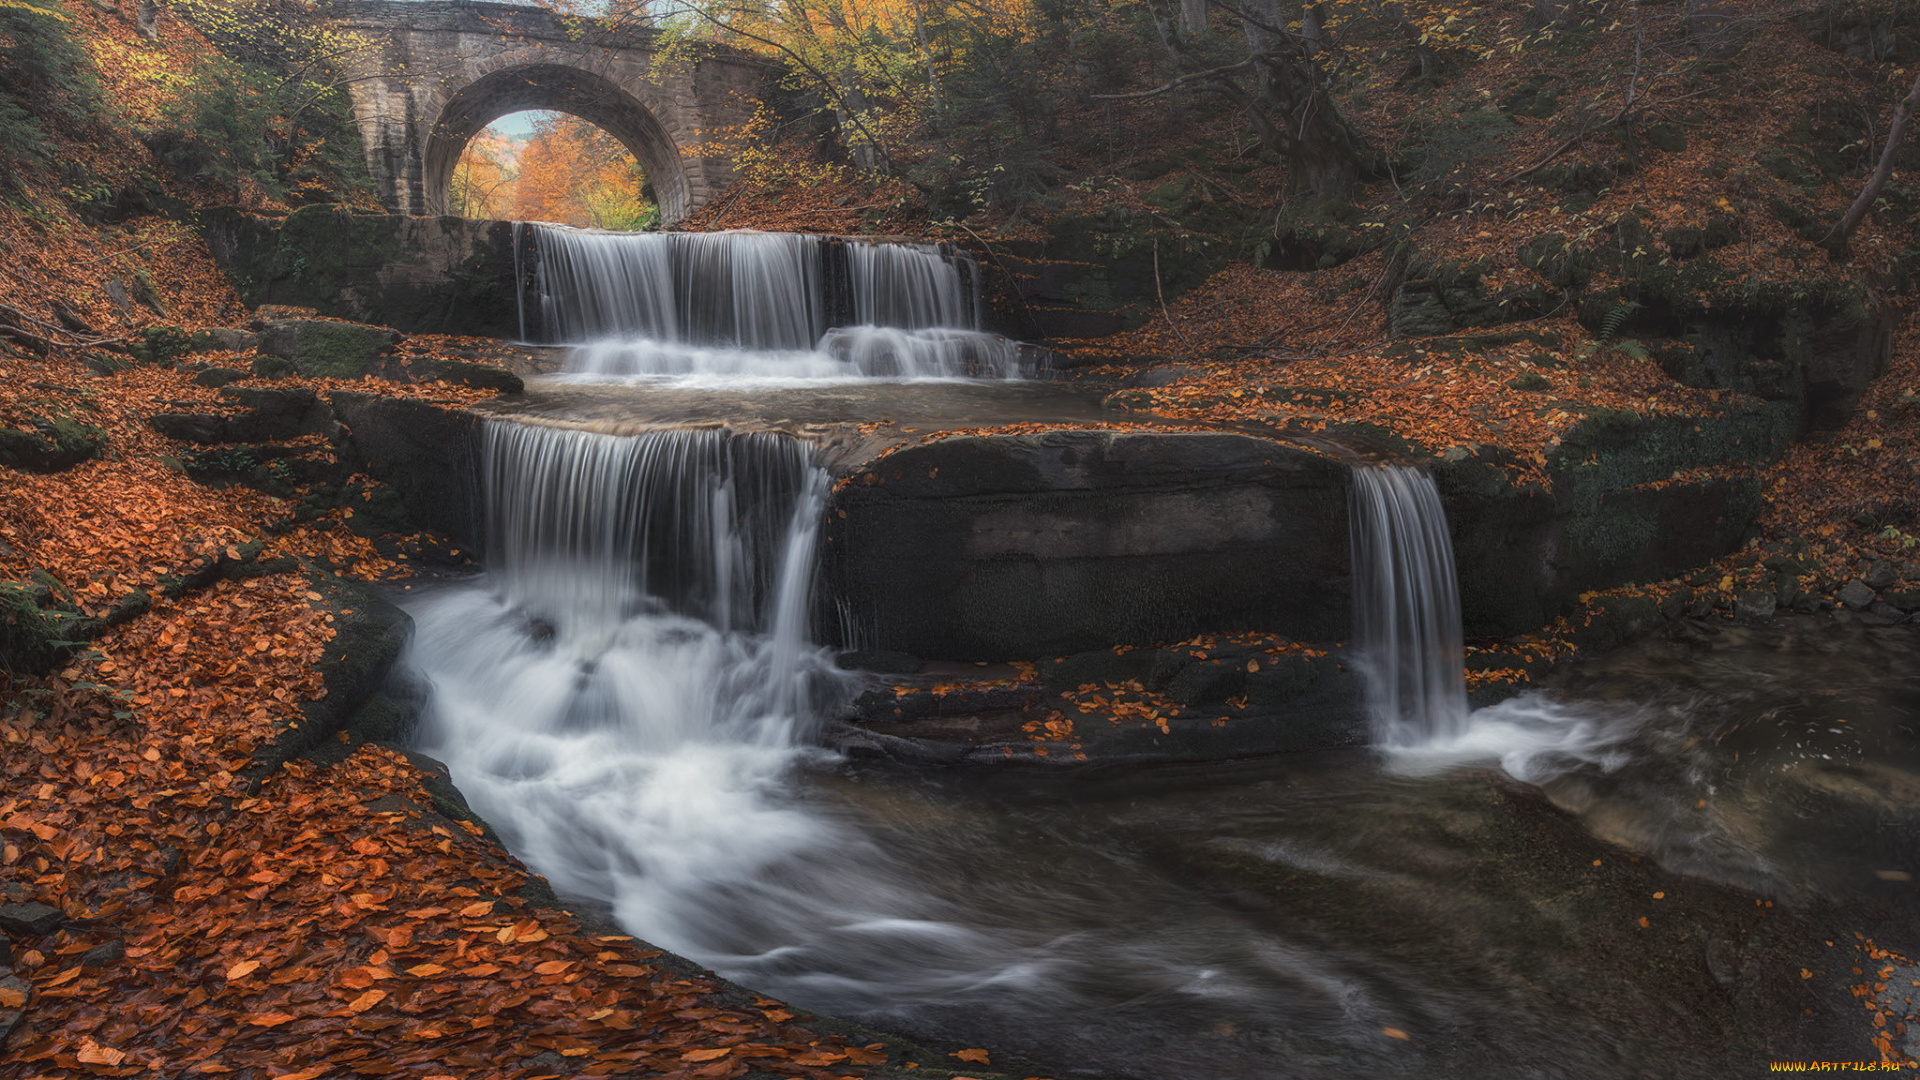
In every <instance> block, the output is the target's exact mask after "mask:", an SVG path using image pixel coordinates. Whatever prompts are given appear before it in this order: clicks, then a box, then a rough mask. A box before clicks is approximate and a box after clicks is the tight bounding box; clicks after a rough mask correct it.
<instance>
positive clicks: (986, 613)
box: [821, 431, 1351, 677]
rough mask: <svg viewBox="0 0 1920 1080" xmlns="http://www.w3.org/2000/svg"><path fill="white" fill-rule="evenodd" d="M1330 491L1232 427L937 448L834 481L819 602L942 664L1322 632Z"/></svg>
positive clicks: (1339, 497) (1339, 513)
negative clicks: (1121, 645) (1223, 635)
mask: <svg viewBox="0 0 1920 1080" xmlns="http://www.w3.org/2000/svg"><path fill="white" fill-rule="evenodd" d="M1346 483H1347V468H1346V466H1345V465H1344V464H1343V463H1341V462H1339V461H1337V460H1335V459H1333V458H1331V457H1329V456H1327V455H1325V454H1322V453H1320V452H1318V451H1315V450H1311V449H1308V448H1305V447H1301V446H1296V445H1293V444H1290V443H1284V442H1278V441H1274V440H1269V439H1262V438H1255V437H1252V436H1247V435H1237V434H1216V433H1187V432H1178V433H1173V432H1115V431H1052V432H1041V433H1031V434H1018V435H984V436H962V437H957V438H950V439H943V440H940V441H938V442H933V443H928V444H924V445H920V446H915V447H909V448H907V449H904V450H900V451H898V452H896V453H894V454H892V455H889V456H887V457H884V458H880V459H877V460H876V461H875V462H872V463H870V464H869V465H867V466H864V467H863V468H862V469H861V470H860V471H858V472H856V473H855V474H854V475H852V476H849V477H846V478H845V479H844V481H843V482H841V483H839V484H837V485H836V489H835V494H834V496H833V501H832V504H831V505H830V506H829V509H828V514H827V532H826V536H825V538H824V544H823V552H822V560H821V562H822V567H823V572H824V577H825V578H826V579H827V585H828V589H827V590H825V592H826V594H827V595H831V596H837V597H840V598H842V599H843V601H844V602H845V603H846V605H847V606H848V608H849V609H850V611H851V617H852V619H853V620H854V621H855V623H856V625H859V626H862V627H870V628H872V631H873V633H874V638H875V640H874V644H875V645H876V646H877V647H882V648H888V649H898V650H901V651H904V652H909V653H912V654H913V655H915V656H924V657H930V658H939V659H952V660H997V659H1020V658H1026V657H1033V656H1047V655H1055V656H1057V655H1061V654H1068V653H1075V652H1080V651H1084V650H1088V649H1097V648H1101V647H1104V646H1107V645H1109V644H1111V643H1113V642H1128V641H1136V642H1147V641H1178V640H1182V639H1185V638H1188V637H1192V636H1193V635H1195V634H1197V633H1200V632H1203V631H1204V632H1216V633H1217V632H1234V631H1240V630H1261V631H1271V632H1275V633H1280V634H1283V635H1285V636H1288V637H1291V638H1294V639H1296V640H1329V639H1338V638H1341V637H1344V636H1346V633H1347V630H1348V623H1349V619H1350V614H1349V610H1348V609H1349V607H1350V605H1351V599H1350V592H1349V590H1350V584H1349V579H1350V571H1349V567H1348V558H1347V520H1346V519H1347V510H1346ZM1145 673H1146V672H1145V671H1144V670H1143V671H1142V672H1141V673H1140V674H1145ZM1136 677H1137V676H1136Z"/></svg>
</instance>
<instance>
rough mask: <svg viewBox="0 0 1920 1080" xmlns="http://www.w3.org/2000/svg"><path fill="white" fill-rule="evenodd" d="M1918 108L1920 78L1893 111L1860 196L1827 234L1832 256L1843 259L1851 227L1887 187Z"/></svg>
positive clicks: (1846, 253) (1828, 248) (1919, 104)
mask: <svg viewBox="0 0 1920 1080" xmlns="http://www.w3.org/2000/svg"><path fill="white" fill-rule="evenodd" d="M1916 108H1920V77H1916V78H1915V79H1914V80H1913V89H1912V90H1909V91H1908V92H1907V96H1906V97H1905V98H1902V99H1901V101H1900V104H1899V105H1898V106H1896V107H1895V108H1894V110H1893V127H1892V128H1890V129H1888V131H1887V146H1886V149H1884V150H1882V151H1880V165H1879V167H1878V168H1876V169H1874V170H1873V175H1872V176H1871V177H1869V178H1868V179H1867V186H1866V187H1864V188H1862V189H1861V191H1860V197H1859V198H1857V199H1855V200H1853V205H1852V206H1851V207H1849V208H1848V209H1847V216H1846V217H1843V218H1841V219H1840V224H1838V225H1835V226H1834V227H1833V231H1832V232H1831V233H1829V234H1828V236H1827V241H1826V247H1827V250H1828V252H1829V253H1830V254H1831V255H1832V256H1833V258H1834V259H1836V260H1840V259H1845V258H1847V257H1848V256H1849V255H1850V254H1851V252H1850V251H1848V249H1847V238H1848V237H1850V236H1852V235H1853V230H1855V229H1857V228H1859V227H1860V222H1861V221H1862V220H1863V219H1865V218H1866V216H1867V211H1869V210H1871V209H1873V203H1874V200H1876V199H1878V198H1879V197H1880V189H1881V188H1884V187H1886V186H1887V180H1888V178H1889V177H1891V176H1892V175H1893V163H1894V161H1895V160H1896V159H1897V158H1899V156H1900V143H1901V142H1902V141H1903V140H1904V139H1905V138H1906V135H1907V121H1908V120H1911V119H1913V111H1914V110H1915V109H1916Z"/></svg>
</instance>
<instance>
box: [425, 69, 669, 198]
mask: <svg viewBox="0 0 1920 1080" xmlns="http://www.w3.org/2000/svg"><path fill="white" fill-rule="evenodd" d="M528 110H546V111H551V112H560V113H566V114H568V115H570V116H576V117H579V118H580V119H582V120H585V121H587V122H588V123H590V124H593V125H594V126H596V127H598V128H600V129H601V130H603V131H605V132H606V133H607V134H609V135H612V136H613V137H614V138H615V139H618V140H619V141H620V144H621V145H622V146H625V147H626V148H627V151H628V152H629V153H631V154H632V155H633V156H634V160H636V161H638V162H639V163H640V168H641V170H642V171H643V172H645V174H646V176H647V179H648V181H649V182H650V183H651V184H652V185H653V197H654V201H655V202H656V203H657V204H658V205H659V207H660V220H661V221H662V222H663V223H664V222H672V221H677V220H679V219H680V218H683V217H685V216H686V215H687V214H688V213H689V212H690V211H691V210H692V206H691V205H689V190H688V183H687V170H686V166H685V164H684V162H683V161H682V160H681V157H680V148H679V147H678V146H676V145H675V144H674V141H673V137H672V136H671V135H669V134H668V133H667V130H666V128H664V127H662V126H661V124H660V121H659V120H657V119H655V117H654V115H653V113H651V112H650V111H648V109H647V107H646V105H645V104H644V103H642V102H641V101H640V100H639V99H638V98H635V97H634V96H633V95H632V94H629V93H627V92H626V91H625V90H622V89H621V88H620V87H619V86H617V85H615V84H614V83H613V82H612V81H610V80H608V79H606V78H605V77H603V76H600V75H596V74H594V73H593V72H590V71H585V70H582V69H580V68H574V67H567V66H564V65H560V64H529V65H525V66H521V67H513V68H507V69H505V70H502V71H496V72H492V73H490V74H488V75H485V76H482V77H481V78H478V79H475V80H474V81H473V82H471V83H468V84H467V85H466V86H464V87H461V88H460V89H459V90H458V91H456V92H455V93H454V95H453V96H452V98H450V99H449V100H448V101H447V104H446V105H445V107H444V108H442V109H441V112H440V118H439V120H438V122H436V123H435V124H434V126H433V131H432V133H431V134H430V135H429V136H428V139H427V146H426V155H425V156H426V160H425V162H424V163H423V164H424V166H425V174H426V175H425V176H424V177H423V179H424V180H425V186H426V192H425V195H426V200H427V209H428V212H429V213H433V214H444V213H446V212H447V192H448V189H449V188H450V187H451V186H452V183H453V173H454V169H455V167H456V166H457V165H458V164H459V161H460V155H461V154H462V153H463V152H464V151H465V150H466V148H467V144H468V143H469V142H471V141H473V138H474V136H476V135H478V134H479V133H480V132H481V131H482V130H484V129H485V128H486V127H487V125H489V124H491V123H493V122H494V121H495V120H498V119H500V118H501V117H503V116H506V115H508V114H510V113H516V112H525V111H528Z"/></svg>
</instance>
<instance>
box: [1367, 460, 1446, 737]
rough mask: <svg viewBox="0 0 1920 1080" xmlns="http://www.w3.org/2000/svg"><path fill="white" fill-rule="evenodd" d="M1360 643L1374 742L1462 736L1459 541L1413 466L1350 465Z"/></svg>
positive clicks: (1435, 493)
mask: <svg viewBox="0 0 1920 1080" xmlns="http://www.w3.org/2000/svg"><path fill="white" fill-rule="evenodd" d="M1348 517H1349V522H1350V534H1351V537H1352V547H1353V624H1354V626H1353V640H1354V645H1355V647H1356V649H1357V650H1358V652H1359V655H1360V663H1361V666H1362V669H1363V672H1364V674H1365V676H1366V686H1367V699H1368V700H1367V704H1368V708H1369V711H1370V712H1371V713H1372V717H1373V728H1374V742H1375V743H1376V744H1379V745H1381V746H1385V747H1388V748H1396V747H1410V746H1417V745H1425V744H1429V743H1433V742H1435V741H1438V740H1445V739H1450V738H1454V737H1456V736H1458V735H1459V734H1460V732H1461V731H1463V730H1464V729H1465V727H1466V724H1467V690H1466V678H1465V671H1464V665H1465V660H1466V649H1465V646H1464V643H1463V641H1462V635H1461V629H1460V586H1459V580H1458V578H1457V577H1456V575H1455V573H1454V567H1453V540H1452V538H1451V537H1450V536H1449V535H1448V533H1447V516H1446V510H1445V508H1444V507H1442V506H1441V504H1440V492H1439V489H1438V488H1436V487H1435V486H1434V483H1433V478H1432V477H1431V476H1429V475H1427V473H1426V472H1425V471H1424V470H1422V469H1419V468H1415V467H1413V466H1409V465H1378V466H1361V467H1357V468H1355V469H1354V470H1353V487H1352V495H1351V496H1350V502H1349V504H1348Z"/></svg>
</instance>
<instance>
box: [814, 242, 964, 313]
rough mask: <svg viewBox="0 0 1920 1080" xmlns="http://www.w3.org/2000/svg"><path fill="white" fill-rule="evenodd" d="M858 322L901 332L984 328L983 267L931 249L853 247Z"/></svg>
mask: <svg viewBox="0 0 1920 1080" xmlns="http://www.w3.org/2000/svg"><path fill="white" fill-rule="evenodd" d="M847 267H848V276H849V277H851V278H852V282H853V309H854V314H855V317H856V318H857V319H858V320H859V321H860V322H862V323H865V324H867V325H869V326H892V327H899V328H900V329H903V330H924V329H927V328H929V327H935V326H940V327H948V328H952V329H969V330H970V329H973V328H975V327H978V326H979V325H980V309H979V296H980V268H979V266H978V265H976V264H975V263H974V261H973V260H972V259H970V258H967V257H966V256H965V255H960V254H952V253H948V252H945V251H942V250H941V249H939V248H937V247H935V246H933V245H931V244H849V245H848V246H847Z"/></svg>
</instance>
